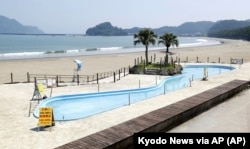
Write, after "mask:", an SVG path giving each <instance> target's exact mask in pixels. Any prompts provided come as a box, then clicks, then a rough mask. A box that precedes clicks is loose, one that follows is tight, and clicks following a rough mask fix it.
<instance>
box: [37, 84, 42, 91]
mask: <svg viewBox="0 0 250 149" xmlns="http://www.w3.org/2000/svg"><path fill="white" fill-rule="evenodd" d="M37 88H38V91H39V93H40V94H42V93H43V85H42V84H40V83H38V84H37Z"/></svg>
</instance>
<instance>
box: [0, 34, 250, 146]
mask: <svg viewBox="0 0 250 149" xmlns="http://www.w3.org/2000/svg"><path fill="white" fill-rule="evenodd" d="M223 41H225V43H224V44H221V45H215V46H207V47H192V48H182V49H173V50H172V49H170V51H171V52H174V53H175V55H172V56H173V57H176V56H179V57H180V58H181V59H182V60H183V59H184V60H185V59H186V57H187V56H188V60H189V62H196V58H197V56H199V60H201V61H202V62H206V61H207V57H208V56H209V57H210V59H209V61H210V62H212V61H218V57H221V62H225V63H228V62H229V60H230V58H244V64H243V65H242V66H241V67H240V68H239V65H234V66H235V68H237V69H235V70H233V71H232V72H230V73H225V74H220V75H216V76H212V77H209V79H208V81H199V80H197V81H193V82H192V87H187V88H183V89H180V90H177V91H174V92H170V93H168V94H166V95H160V96H157V97H154V98H151V99H147V100H144V101H141V102H138V103H135V104H131V105H130V106H124V107H121V108H117V109H114V110H110V111H107V112H103V113H100V114H97V115H94V116H90V117H87V118H84V119H79V120H75V121H66V122H56V126H54V127H52V131H49V129H45V130H43V131H40V132H37V122H38V120H37V119H36V118H34V117H33V116H32V114H31V116H30V117H28V111H29V105H30V99H31V97H32V95H33V92H34V84H33V83H18V84H3V83H2V82H1V83H0V90H1V92H2V93H3V94H2V95H1V100H0V104H1V109H0V113H1V114H0V118H1V120H2V121H3V122H2V123H1V124H0V147H1V148H18V147H21V148H55V147H57V146H60V145H63V144H65V143H69V142H71V141H73V140H76V139H79V138H82V137H84V136H87V135H90V134H93V133H95V132H97V131H100V130H103V129H106V128H109V127H111V126H114V125H116V124H119V123H122V122H124V121H126V120H129V119H132V118H135V117H137V116H140V115H142V114H145V113H148V112H150V111H152V110H155V109H159V108H161V107H163V106H166V105H169V104H171V103H174V102H176V101H179V100H182V99H184V98H186V97H190V96H192V95H195V94H197V93H200V92H203V91H205V90H207V89H211V88H214V87H216V86H218V85H221V84H223V83H226V82H228V81H231V80H234V79H243V80H249V79H250V78H249V74H250V50H249V49H250V43H249V42H246V41H239V40H226V39H225V40H224V39H223ZM163 51H164V50H163ZM163 51H158V52H157V53H156V52H155V51H153V52H150V54H149V55H150V56H151V55H153V54H154V53H156V55H157V60H160V58H161V57H164V56H165V53H164V52H163ZM144 54H145V53H144V52H138V53H123V54H114V55H97V56H83V57H66V58H65V57H64V58H49V59H29V60H10V61H0V68H1V73H0V78H1V81H4V80H6V79H7V80H9V73H10V72H13V74H14V77H19V78H20V79H22V78H25V75H26V73H27V72H30V73H37V74H45V73H46V74H73V73H74V72H73V70H74V68H75V67H76V66H75V63H74V62H73V60H74V59H80V60H82V62H83V67H82V70H81V72H80V74H95V73H97V72H106V71H114V70H116V69H120V68H122V67H125V66H128V65H131V66H132V65H133V63H134V59H135V58H138V57H139V58H140V57H141V56H143V57H144ZM6 76H7V78H5V77H6ZM162 78H163V77H162ZM17 79H18V78H17ZM138 80H140V82H141V87H146V86H150V85H154V84H155V76H150V75H147V76H144V75H129V76H126V77H124V78H122V79H121V80H120V81H118V82H116V83H108V82H105V81H103V82H101V83H100V90H101V91H104V90H117V89H127V88H135V87H138ZM97 89H98V86H97V85H96V84H88V85H80V86H76V85H75V86H67V87H57V88H53V96H56V95H62V94H75V93H80V92H96V91H97ZM50 91H51V90H50V89H48V88H45V93H46V95H49V94H50ZM248 93H249V92H248ZM248 97H249V96H248ZM241 103H242V105H244V104H245V103H244V102H241ZM249 104H250V103H248V104H247V105H246V104H245V106H244V107H247V108H248V107H249ZM238 108H240V109H241V110H243V108H242V106H239V107H238ZM230 109H231V108H230ZM236 110H237V108H236ZM238 111H239V110H238ZM244 113H246V111H244ZM220 115H221V113H220ZM245 115H246V114H244V116H245ZM227 116H228V115H227ZM235 117H238V118H239V116H237V115H236V116H235ZM227 118H228V119H229V120H232V119H230V117H229V116H228V117H227ZM242 119H243V120H244V121H241V123H240V124H239V123H237V124H233V125H231V128H230V129H227V130H225V129H226V128H224V129H223V130H224V131H228V132H233V130H236V131H241V132H246V131H250V130H249V128H250V127H249V123H248V122H247V120H248V119H245V118H244V117H243V118H242ZM242 119H240V120H242ZM204 123H208V121H206V122H204ZM197 125H198V124H197ZM197 125H195V126H197ZM204 125H206V124H204ZM210 125H212V124H210ZM222 126H223V127H225V123H223V124H222ZM235 127H237V128H238V129H234V128H235ZM202 128H203V127H202ZM202 128H201V129H200V130H201V131H202V130H204V131H206V130H205V129H202ZM218 129H219V128H217V129H213V128H211V130H212V131H213V130H216V131H217V130H218ZM181 130H182V129H181ZM192 130H194V129H192Z"/></svg>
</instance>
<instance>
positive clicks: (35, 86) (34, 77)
mask: <svg viewBox="0 0 250 149" xmlns="http://www.w3.org/2000/svg"><path fill="white" fill-rule="evenodd" d="M36 83H37V81H36V77H34V84H35V87H36Z"/></svg>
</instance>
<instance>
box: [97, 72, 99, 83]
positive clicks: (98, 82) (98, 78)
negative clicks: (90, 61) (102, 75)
mask: <svg viewBox="0 0 250 149" xmlns="http://www.w3.org/2000/svg"><path fill="white" fill-rule="evenodd" d="M98 80H99V78H98V73H97V74H96V83H97V84H98V83H99V81H98Z"/></svg>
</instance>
